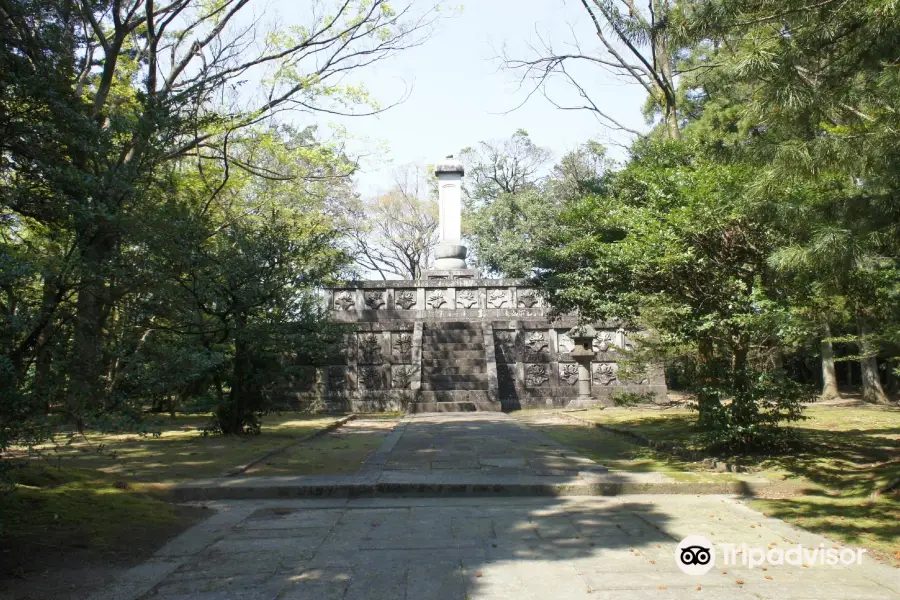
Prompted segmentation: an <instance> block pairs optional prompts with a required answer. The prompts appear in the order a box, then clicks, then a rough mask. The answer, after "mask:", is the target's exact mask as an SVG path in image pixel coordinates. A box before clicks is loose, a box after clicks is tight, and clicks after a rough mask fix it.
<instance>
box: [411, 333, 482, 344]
mask: <svg viewBox="0 0 900 600" xmlns="http://www.w3.org/2000/svg"><path fill="white" fill-rule="evenodd" d="M434 342H438V343H444V342H454V343H460V342H463V343H476V342H480V343H482V344H483V343H484V335H483V334H482V333H481V332H471V333H468V332H467V333H463V332H460V331H452V332H450V331H446V332H439V331H430V332H426V333H423V334H422V344H429V343H434Z"/></svg>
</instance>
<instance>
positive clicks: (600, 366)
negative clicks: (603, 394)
mask: <svg viewBox="0 0 900 600" xmlns="http://www.w3.org/2000/svg"><path fill="white" fill-rule="evenodd" d="M593 380H594V383H595V384H596V385H604V386H607V385H612V384H614V383H616V382H617V381H618V377H617V376H616V364H615V363H605V362H604V363H595V364H594V374H593Z"/></svg>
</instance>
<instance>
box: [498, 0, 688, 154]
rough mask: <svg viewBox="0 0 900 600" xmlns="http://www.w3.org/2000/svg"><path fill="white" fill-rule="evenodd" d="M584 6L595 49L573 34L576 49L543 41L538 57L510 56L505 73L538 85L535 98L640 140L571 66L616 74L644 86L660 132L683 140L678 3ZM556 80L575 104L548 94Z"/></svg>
mask: <svg viewBox="0 0 900 600" xmlns="http://www.w3.org/2000/svg"><path fill="white" fill-rule="evenodd" d="M579 3H580V5H581V7H582V8H583V10H584V13H583V14H584V18H585V20H586V22H587V23H588V27H587V29H588V30H589V31H591V33H592V34H593V44H592V45H591V46H590V47H588V41H587V40H580V39H578V37H577V35H575V34H574V29H573V37H574V39H573V40H572V41H571V48H567V49H566V50H565V51H561V50H559V49H557V48H555V47H554V46H553V44H552V43H550V42H549V41H548V40H545V39H543V38H541V39H540V40H539V45H537V46H535V47H533V48H532V50H533V54H534V56H530V57H524V58H523V57H513V56H509V55H505V56H504V57H503V65H504V66H505V68H507V69H510V70H512V71H516V72H518V73H520V75H521V77H522V78H523V79H526V80H530V81H532V82H533V84H534V88H533V89H532V91H531V93H530V94H529V98H530V97H531V95H533V94H534V93H535V92H537V91H541V92H542V93H543V95H544V96H545V97H547V99H548V100H550V102H552V103H553V104H554V105H555V106H556V107H557V108H560V109H563V110H584V111H588V112H590V113H591V114H593V115H594V116H596V117H597V119H598V120H599V122H600V123H601V124H602V125H603V126H604V127H606V128H609V129H612V130H616V131H623V132H626V133H629V134H631V135H634V136H637V137H640V136H641V135H642V134H641V132H639V131H637V130H635V129H632V128H629V127H627V126H625V125H623V124H622V122H621V121H620V120H619V119H617V118H616V117H614V116H613V115H612V114H611V113H610V112H609V109H608V108H607V107H605V106H604V104H603V102H602V99H600V98H598V97H597V94H595V93H593V92H592V90H591V86H590V84H589V82H588V81H586V80H585V78H582V76H581V75H580V74H576V73H575V72H573V69H572V68H571V65H572V64H574V63H578V64H579V65H580V66H587V67H590V68H591V69H594V70H596V71H603V72H607V73H611V74H612V75H614V76H615V77H617V78H619V79H622V80H624V81H627V82H630V83H631V84H634V85H638V86H640V87H641V88H642V89H643V90H644V91H645V92H646V93H647V97H648V106H647V109H646V111H645V114H646V115H647V117H648V119H649V120H650V121H653V120H654V119H655V117H656V116H659V117H660V127H659V129H660V131H661V132H663V135H665V136H667V137H669V138H671V139H678V138H680V137H681V132H680V129H681V123H680V118H679V102H678V100H679V98H678V93H677V88H676V78H677V77H678V76H679V74H680V73H679V70H678V68H677V57H678V53H679V50H680V43H679V39H678V37H677V35H676V32H677V29H676V28H675V27H674V26H673V20H672V14H673V3H672V2H670V1H669V0H650V2H648V3H647V6H646V7H643V6H640V5H638V4H637V3H635V2H634V0H579ZM554 79H562V81H563V82H564V83H565V84H567V85H569V86H570V87H571V88H572V89H574V91H575V93H576V96H577V97H578V100H577V101H574V102H571V103H570V102H564V101H558V100H556V99H555V98H554V94H553V93H552V92H551V91H549V90H548V84H549V83H551V82H552V81H553V80H554Z"/></svg>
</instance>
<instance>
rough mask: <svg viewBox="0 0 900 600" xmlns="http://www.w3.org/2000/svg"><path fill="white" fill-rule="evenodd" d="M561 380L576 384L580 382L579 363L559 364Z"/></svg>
mask: <svg viewBox="0 0 900 600" xmlns="http://www.w3.org/2000/svg"><path fill="white" fill-rule="evenodd" d="M559 380H560V381H564V382H566V383H568V384H569V385H575V384H576V383H578V365H577V364H575V363H566V364H561V365H559Z"/></svg>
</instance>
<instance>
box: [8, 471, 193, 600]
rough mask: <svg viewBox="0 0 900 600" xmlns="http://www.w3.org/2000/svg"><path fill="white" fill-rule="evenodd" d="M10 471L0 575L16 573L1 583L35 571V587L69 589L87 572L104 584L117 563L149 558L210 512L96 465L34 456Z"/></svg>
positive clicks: (27, 579) (25, 578)
mask: <svg viewBox="0 0 900 600" xmlns="http://www.w3.org/2000/svg"><path fill="white" fill-rule="evenodd" d="M10 475H11V479H12V481H13V482H14V488H13V490H12V491H6V492H2V493H0V527H2V530H0V580H2V579H7V578H13V579H14V580H13V581H8V582H7V583H5V584H4V585H3V586H0V587H6V586H15V585H16V584H17V583H21V584H22V585H25V584H28V585H33V584H34V583H35V579H34V577H37V584H38V587H41V586H42V585H45V584H46V585H50V584H53V585H61V586H63V587H65V588H66V589H67V591H68V588H71V587H75V588H78V587H79V586H82V585H85V584H86V583H88V582H86V581H85V577H86V573H87V574H88V575H90V576H93V577H99V580H98V581H94V582H93V583H94V584H95V585H96V584H101V583H102V582H103V581H104V578H105V577H106V576H108V573H109V572H111V571H113V570H114V569H115V568H117V567H122V566H129V565H132V564H136V563H137V562H140V561H141V560H144V559H146V558H147V557H149V556H150V555H151V554H152V553H153V552H154V551H155V550H156V549H157V548H159V547H160V546H161V545H162V544H163V543H164V542H165V541H166V540H168V539H169V538H170V537H172V536H174V535H176V534H178V533H180V532H182V531H184V530H185V529H187V528H188V527H189V526H190V525H192V524H193V523H195V522H197V521H198V520H200V519H201V518H203V517H205V516H206V515H208V514H209V511H206V510H203V509H201V508H197V507H185V506H176V505H174V504H169V503H167V502H164V501H162V500H159V499H156V498H154V497H152V496H150V495H148V494H146V493H143V492H141V491H139V490H135V489H133V488H130V487H129V486H128V485H127V484H123V482H122V481H121V479H120V478H118V477H115V476H112V475H107V474H104V473H101V472H100V471H97V470H94V469H84V468H72V467H64V468H61V469H58V468H55V467H50V466H48V465H46V464H38V463H31V464H20V465H18V466H16V467H14V468H13V469H12V470H11V472H10ZM85 569H87V570H86V571H85ZM101 571H102V572H101ZM67 576H69V577H70V580H67ZM89 578H90V577H88V579H89ZM29 589H31V588H29ZM42 589H43V588H42ZM43 591H44V592H45V593H46V594H47V595H46V596H41V595H38V596H34V597H47V598H50V597H56V595H57V594H56V592H54V591H53V589H52V588H49V589H44V590H43Z"/></svg>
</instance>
